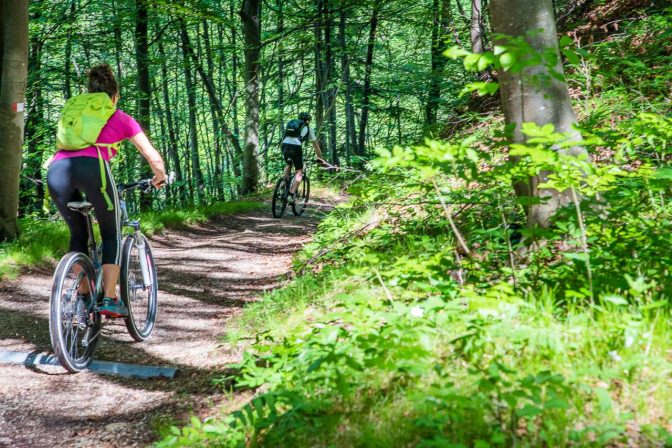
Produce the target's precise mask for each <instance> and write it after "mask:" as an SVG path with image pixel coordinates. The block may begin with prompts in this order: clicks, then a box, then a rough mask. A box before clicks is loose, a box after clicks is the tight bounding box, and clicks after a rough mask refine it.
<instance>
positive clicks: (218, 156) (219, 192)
mask: <svg viewBox="0 0 672 448" xmlns="http://www.w3.org/2000/svg"><path fill="white" fill-rule="evenodd" d="M203 44H204V45H205V60H206V62H207V64H208V73H207V74H208V79H209V80H210V82H211V83H212V84H213V90H214V72H215V66H214V62H213V60H212V46H211V43H210V27H209V26H208V21H207V20H203ZM210 115H211V116H212V127H213V133H214V139H215V142H214V143H215V173H214V182H215V192H216V196H217V198H218V199H222V198H223V195H224V185H223V184H222V138H221V137H222V126H221V124H220V123H219V116H218V115H219V114H218V113H217V110H216V106H215V103H214V102H213V101H212V98H210ZM222 119H223V117H222Z"/></svg>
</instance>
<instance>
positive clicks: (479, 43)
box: [469, 0, 483, 53]
mask: <svg viewBox="0 0 672 448" xmlns="http://www.w3.org/2000/svg"><path fill="white" fill-rule="evenodd" d="M469 34H470V36H471V52H472V53H483V14H482V13H481V0H471V22H470V24H469Z"/></svg>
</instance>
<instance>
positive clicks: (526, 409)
mask: <svg viewBox="0 0 672 448" xmlns="http://www.w3.org/2000/svg"><path fill="white" fill-rule="evenodd" d="M516 413H517V414H518V415H519V416H520V417H536V416H537V415H539V414H541V413H542V409H541V408H539V407H537V406H534V405H531V404H526V405H525V406H523V407H522V408H521V409H519V410H518V411H517V412H516Z"/></svg>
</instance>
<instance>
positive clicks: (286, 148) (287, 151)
mask: <svg viewBox="0 0 672 448" xmlns="http://www.w3.org/2000/svg"><path fill="white" fill-rule="evenodd" d="M282 157H283V158H284V159H285V162H286V163H287V165H294V169H297V170H302V169H303V148H302V147H301V146H300V145H292V144H289V143H283V144H282Z"/></svg>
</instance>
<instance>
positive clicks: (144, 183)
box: [117, 179, 153, 194]
mask: <svg viewBox="0 0 672 448" xmlns="http://www.w3.org/2000/svg"><path fill="white" fill-rule="evenodd" d="M152 187H153V185H152V179H142V180H139V181H137V182H131V183H130V184H121V185H118V186H117V190H119V193H120V194H121V193H125V192H127V191H131V190H135V189H139V190H142V192H143V193H149V191H150V189H151V188H152Z"/></svg>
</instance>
